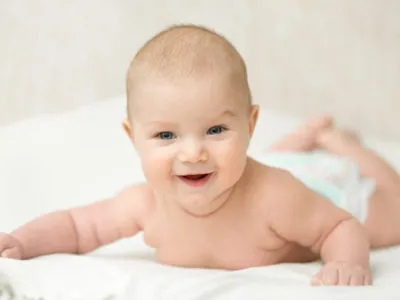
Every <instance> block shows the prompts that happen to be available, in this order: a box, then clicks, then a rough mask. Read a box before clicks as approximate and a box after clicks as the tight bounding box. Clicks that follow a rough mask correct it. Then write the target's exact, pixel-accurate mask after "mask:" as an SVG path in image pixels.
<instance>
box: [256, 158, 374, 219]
mask: <svg viewBox="0 0 400 300" xmlns="http://www.w3.org/2000/svg"><path fill="white" fill-rule="evenodd" d="M255 159H256V160H258V161H259V162H261V163H263V164H266V165H268V166H272V167H276V168H281V169H285V170H287V171H289V172H290V173H291V174H292V175H293V176H295V177H296V178H297V179H299V180H300V181H301V182H303V183H304V184H305V185H306V186H307V187H309V188H310V189H312V190H314V191H315V192H317V193H319V194H321V195H322V196H324V197H325V198H327V199H329V200H330V201H332V202H333V203H334V204H335V205H337V206H339V207H341V208H342V209H345V210H346V211H348V212H349V213H351V214H352V215H353V216H354V217H355V218H357V219H358V220H359V221H360V222H362V223H363V222H364V221H365V219H366V217H367V213H368V211H367V210H368V201H369V198H370V196H371V195H372V193H373V192H374V189H375V181H374V180H373V179H372V178H367V177H361V176H360V174H359V170H358V167H357V165H356V164H355V163H354V162H352V161H351V160H349V159H348V158H346V157H342V156H337V155H333V154H330V153H327V152H323V151H314V152H304V153H302V152H270V153H266V154H264V155H262V156H260V157H255Z"/></svg>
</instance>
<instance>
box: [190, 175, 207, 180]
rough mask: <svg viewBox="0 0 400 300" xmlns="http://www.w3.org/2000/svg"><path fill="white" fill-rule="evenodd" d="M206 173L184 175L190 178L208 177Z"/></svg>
mask: <svg viewBox="0 0 400 300" xmlns="http://www.w3.org/2000/svg"><path fill="white" fill-rule="evenodd" d="M206 175H207V174H197V175H186V176H184V177H185V178H186V179H189V180H199V179H202V178H204V177H206Z"/></svg>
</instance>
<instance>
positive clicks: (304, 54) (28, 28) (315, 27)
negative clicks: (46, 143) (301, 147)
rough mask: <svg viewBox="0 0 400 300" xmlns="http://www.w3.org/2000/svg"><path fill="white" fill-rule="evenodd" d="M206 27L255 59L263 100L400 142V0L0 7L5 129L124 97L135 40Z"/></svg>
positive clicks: (78, 0) (19, 0)
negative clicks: (170, 28) (174, 26)
mask: <svg viewBox="0 0 400 300" xmlns="http://www.w3.org/2000/svg"><path fill="white" fill-rule="evenodd" d="M176 22H179V23H180V22H190V23H198V24H203V25H207V26H210V27H213V28H215V29H216V30H217V31H219V32H221V33H223V34H224V35H226V36H227V37H228V38H229V39H231V41H232V42H233V43H234V44H235V45H236V46H237V48H238V50H239V51H240V52H241V53H242V54H243V56H244V57H245V59H246V60H247V63H248V67H249V73H250V82H251V87H252V89H253V94H254V98H255V101H256V102H259V103H261V104H262V105H265V106H269V107H272V108H275V109H280V110H283V111H289V112H293V113H298V114H301V115H304V116H308V115H312V114H315V113H317V112H331V113H333V114H334V115H335V116H336V117H337V118H338V119H339V121H340V123H341V124H344V125H346V126H351V127H352V128H355V129H359V130H363V131H365V132H369V133H375V134H381V135H386V136H388V137H392V138H397V139H399V140H400V126H399V125H398V119H399V118H398V115H399V113H400V84H399V81H400V54H399V53H400V1H396V0H380V1H377V0H325V1H324V0H322V1H321V0H292V1H289V0H281V1H275V0H264V1H261V0H218V1H215V0H206V1H198V0H170V1H162V0H151V1H145V0H141V1H139V0H104V1H95V0H84V1H82V0H70V1H53V0H35V1H30V0H13V1H7V0H6V1H1V2H0V124H5V123H9V122H12V121H16V120H20V119H23V118H26V117H28V116H35V115H38V114H41V113H47V112H58V111H63V110H65V109H70V108H73V107H76V106H79V105H82V104H85V103H89V102H94V101H101V100H103V99H106V98H108V97H111V96H115V95H119V94H122V93H123V92H124V75H125V71H126V68H127V66H128V63H129V61H130V59H131V58H132V56H133V55H134V53H135V51H136V50H137V49H138V47H139V46H140V45H141V44H142V43H143V42H144V41H145V40H146V39H147V38H149V37H150V36H151V35H152V34H154V33H155V32H156V31H158V30H160V29H162V28H163V27H164V26H166V25H168V24H170V23H176Z"/></svg>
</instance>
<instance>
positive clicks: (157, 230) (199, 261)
mask: <svg viewBox="0 0 400 300" xmlns="http://www.w3.org/2000/svg"><path fill="white" fill-rule="evenodd" d="M254 195H257V193H254ZM247 197H248V198H247V199H242V200H243V201H246V202H248V203H257V202H258V201H270V200H271V199H267V198H266V199H257V201H253V200H254V199H251V198H250V197H252V196H251V195H249V196H247ZM258 197H259V196H258ZM276 200H277V201H279V200H282V199H276ZM263 216H265V214H263V213H262V212H261V211H260V208H259V207H253V206H252V205H249V206H245V208H243V207H241V208H240V209H238V210H237V211H235V210H232V211H231V212H229V213H227V214H226V215H221V216H215V217H213V218H209V217H208V218H207V219H197V218H193V217H189V216H188V217H186V218H185V217H183V218H175V217H174V216H171V215H168V213H167V212H165V211H163V210H162V209H154V211H152V213H151V214H150V215H149V216H148V218H147V219H146V222H145V224H144V239H145V242H146V243H147V244H148V245H149V246H151V247H153V248H155V249H156V255H157V260H158V261H159V262H160V263H163V264H167V265H175V266H182V267H200V268H218V269H230V270H236V269H244V268H249V267H257V266H265V265H271V264H276V263H280V262H295V261H310V260H313V259H315V258H316V255H314V254H312V253H311V252H310V251H309V250H308V249H304V248H302V247H300V246H298V245H295V244H293V243H288V242H286V241H284V240H282V239H281V238H280V237H279V236H278V235H276V234H275V233H274V232H273V231H272V230H271V229H270V228H269V223H268V220H267V219H265V218H264V217H263Z"/></svg>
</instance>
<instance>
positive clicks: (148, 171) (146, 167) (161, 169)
mask: <svg viewBox="0 0 400 300" xmlns="http://www.w3.org/2000/svg"><path fill="white" fill-rule="evenodd" d="M142 168H143V173H144V175H145V177H146V179H147V180H148V181H149V182H152V183H157V182H159V181H160V180H161V179H162V178H163V177H165V176H166V174H169V173H170V170H169V168H168V161H167V160H166V159H165V158H164V157H163V156H162V155H160V154H157V153H152V152H148V153H147V154H145V155H143V156H142Z"/></svg>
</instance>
